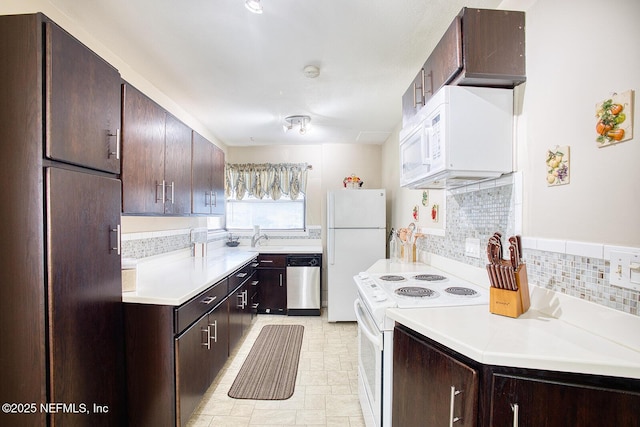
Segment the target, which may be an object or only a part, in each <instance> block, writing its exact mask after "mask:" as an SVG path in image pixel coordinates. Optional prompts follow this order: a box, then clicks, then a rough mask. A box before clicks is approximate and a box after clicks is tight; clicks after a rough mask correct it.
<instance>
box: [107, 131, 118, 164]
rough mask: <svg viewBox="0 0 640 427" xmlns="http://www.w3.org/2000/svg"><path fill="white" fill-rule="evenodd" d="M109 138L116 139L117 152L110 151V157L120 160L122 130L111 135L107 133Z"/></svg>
mask: <svg viewBox="0 0 640 427" xmlns="http://www.w3.org/2000/svg"><path fill="white" fill-rule="evenodd" d="M107 136H108V137H109V138H112V137H114V136H115V137H116V149H115V151H111V150H109V155H108V157H109V158H110V157H115V159H116V160H120V129H116V133H111V132H109V131H107Z"/></svg>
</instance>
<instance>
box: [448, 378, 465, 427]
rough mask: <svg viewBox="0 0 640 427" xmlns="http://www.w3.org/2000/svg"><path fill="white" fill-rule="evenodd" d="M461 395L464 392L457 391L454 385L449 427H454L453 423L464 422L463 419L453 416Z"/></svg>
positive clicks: (452, 387)
mask: <svg viewBox="0 0 640 427" xmlns="http://www.w3.org/2000/svg"><path fill="white" fill-rule="evenodd" d="M460 393H462V391H460V390H456V386H454V385H452V386H451V399H450V401H449V402H450V406H449V427H453V423H457V422H458V421H460V420H462V418H460V417H455V416H454V415H453V412H454V408H455V400H456V396H457V395H459V394H460Z"/></svg>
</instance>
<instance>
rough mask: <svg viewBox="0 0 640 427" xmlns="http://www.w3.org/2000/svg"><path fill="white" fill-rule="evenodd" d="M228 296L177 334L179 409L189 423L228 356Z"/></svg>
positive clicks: (185, 421)
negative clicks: (180, 333) (181, 332)
mask: <svg viewBox="0 0 640 427" xmlns="http://www.w3.org/2000/svg"><path fill="white" fill-rule="evenodd" d="M227 310H228V309H227V300H225V302H223V303H222V304H220V305H219V306H218V307H217V308H216V309H214V310H213V311H211V312H210V313H208V314H207V315H206V316H203V317H202V318H201V319H200V320H199V321H197V322H196V323H194V324H193V325H192V326H191V327H190V328H189V329H187V330H186V331H185V332H184V333H183V334H182V335H180V336H179V337H178V338H176V342H175V357H176V412H177V418H178V419H179V420H180V424H179V425H183V426H186V425H187V422H188V421H189V417H191V414H192V413H193V411H194V409H196V407H197V406H198V403H200V400H201V399H202V396H203V395H204V393H205V392H206V391H207V389H208V388H209V386H210V385H211V383H212V382H213V380H214V378H215V376H216V375H217V374H218V372H219V371H220V369H221V368H222V366H223V365H224V363H225V362H226V360H227V356H228V350H227V342H228V341H227V332H226V331H227V322H228V320H227V318H228V317H227Z"/></svg>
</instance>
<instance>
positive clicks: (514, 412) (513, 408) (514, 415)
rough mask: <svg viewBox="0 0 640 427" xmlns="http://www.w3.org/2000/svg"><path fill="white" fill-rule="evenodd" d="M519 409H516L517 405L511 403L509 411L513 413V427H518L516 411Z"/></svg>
mask: <svg viewBox="0 0 640 427" xmlns="http://www.w3.org/2000/svg"><path fill="white" fill-rule="evenodd" d="M519 409H520V408H519V407H518V404H517V403H512V404H511V410H512V411H513V427H518V410H519Z"/></svg>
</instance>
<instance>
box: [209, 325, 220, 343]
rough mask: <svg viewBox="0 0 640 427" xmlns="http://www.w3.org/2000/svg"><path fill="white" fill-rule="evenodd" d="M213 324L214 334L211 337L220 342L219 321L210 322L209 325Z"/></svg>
mask: <svg viewBox="0 0 640 427" xmlns="http://www.w3.org/2000/svg"><path fill="white" fill-rule="evenodd" d="M212 326H213V336H211V335H209V339H210V340H213V342H218V321H217V320H214V321H213V323H209V327H212Z"/></svg>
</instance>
